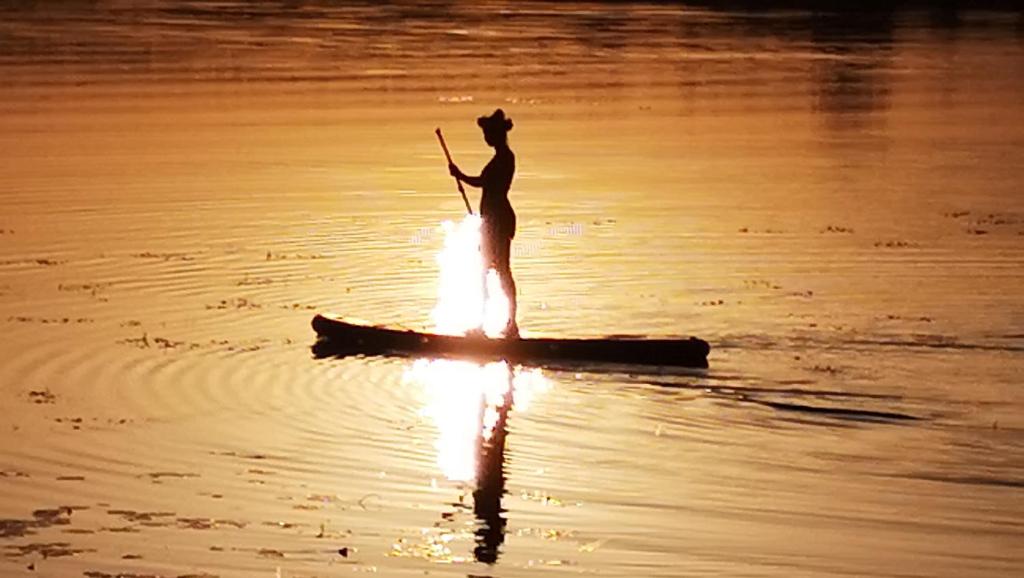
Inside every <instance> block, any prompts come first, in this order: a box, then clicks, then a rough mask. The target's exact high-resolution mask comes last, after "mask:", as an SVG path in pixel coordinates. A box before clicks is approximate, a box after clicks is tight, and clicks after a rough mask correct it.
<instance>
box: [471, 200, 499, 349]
mask: <svg viewBox="0 0 1024 578" xmlns="http://www.w3.org/2000/svg"><path fill="white" fill-rule="evenodd" d="M494 253H495V244H494V229H493V228H492V227H491V226H490V225H489V223H488V222H487V220H486V219H484V220H483V222H482V223H481V224H480V264H481V266H480V286H481V288H482V295H483V299H482V300H481V301H480V326H479V327H477V328H476V329H474V330H473V332H474V333H479V334H480V335H483V334H484V319H486V318H487V298H488V293H489V292H488V290H487V273H488V272H489V271H490V270H491V267H492V266H493V264H494Z"/></svg>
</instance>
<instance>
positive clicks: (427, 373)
mask: <svg viewBox="0 0 1024 578" xmlns="http://www.w3.org/2000/svg"><path fill="white" fill-rule="evenodd" d="M405 380H406V382H408V383H414V384H417V385H419V386H421V387H422V388H423V391H424V392H425V394H426V403H425V405H424V407H423V409H422V410H421V415H423V416H424V417H427V418H429V419H430V420H431V421H432V422H433V424H434V425H435V427H437V431H438V436H437V440H436V442H435V444H434V447H435V449H436V451H437V465H438V467H439V468H440V469H441V471H442V473H443V474H444V475H445V477H446V478H447V479H448V480H450V481H455V482H462V483H466V484H471V485H472V487H473V513H474V515H475V517H476V519H477V522H478V524H477V530H476V546H475V548H474V558H475V559H476V560H477V561H479V562H485V563H494V562H496V561H497V559H498V549H499V547H500V546H501V544H502V543H503V542H504V537H505V524H506V519H505V517H504V515H503V514H504V509H503V508H502V505H501V500H502V497H503V496H504V494H505V448H506V438H507V436H508V420H509V413H510V411H511V410H512V408H515V409H516V411H520V412H522V411H526V410H527V409H528V408H529V406H530V404H531V402H532V401H533V399H534V398H535V396H537V395H538V394H541V393H543V392H544V391H547V390H548V389H550V387H551V382H550V381H549V380H548V379H547V378H545V377H544V375H543V373H542V372H541V370H540V369H537V368H513V367H512V366H511V365H510V364H508V363H507V362H504V361H499V362H494V363H488V364H486V365H480V364H476V363H472V362H468V361H458V360H449V359H419V360H417V361H415V362H414V363H413V364H412V366H411V367H410V368H409V369H408V370H407V372H406V374H405Z"/></svg>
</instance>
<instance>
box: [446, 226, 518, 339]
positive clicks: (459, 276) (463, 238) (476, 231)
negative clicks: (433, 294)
mask: <svg viewBox="0 0 1024 578" xmlns="http://www.w3.org/2000/svg"><path fill="white" fill-rule="evenodd" d="M480 223H481V220H480V217H479V216H477V215H467V216H466V217H465V218H464V219H462V221H460V222H458V223H454V222H452V221H445V222H444V223H442V225H441V226H442V228H443V229H444V247H443V248H442V249H441V252H440V253H438V255H437V264H438V267H439V268H440V276H439V279H438V289H437V305H436V306H435V307H434V310H433V311H432V312H431V313H430V319H431V321H432V322H433V323H434V329H433V330H434V331H435V332H437V333H443V334H446V335H464V334H465V333H466V332H467V331H470V330H472V329H476V328H478V327H480V326H481V324H482V325H483V329H484V332H485V333H486V334H487V336H488V337H500V336H501V332H502V330H503V329H504V328H505V325H506V324H507V323H508V306H509V302H508V297H507V296H506V295H505V293H504V291H502V289H501V283H500V281H499V280H498V275H497V273H495V271H494V270H493V269H490V270H489V271H488V272H487V300H486V303H485V302H484V291H483V282H482V280H483V267H484V263H483V257H482V256H481V254H480ZM481 322H482V323H481Z"/></svg>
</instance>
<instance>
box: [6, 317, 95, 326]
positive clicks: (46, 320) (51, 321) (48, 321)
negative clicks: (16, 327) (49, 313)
mask: <svg viewBox="0 0 1024 578" xmlns="http://www.w3.org/2000/svg"><path fill="white" fill-rule="evenodd" d="M7 321H10V322H11V323H39V324H41V325H71V324H74V325H81V324H85V323H95V322H96V320H95V319H90V318H88V317H78V318H72V317H33V316H30V315H12V316H10V317H8V318H7Z"/></svg>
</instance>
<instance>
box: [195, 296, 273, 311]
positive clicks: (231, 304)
mask: <svg viewBox="0 0 1024 578" xmlns="http://www.w3.org/2000/svg"><path fill="white" fill-rule="evenodd" d="M262 308H263V305H260V304H259V303H256V302H255V301H250V300H249V299H247V298H245V297H232V298H230V299H221V300H220V301H219V302H218V303H215V304H213V305H210V304H207V305H206V309H208V310H225V309H262Z"/></svg>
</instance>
